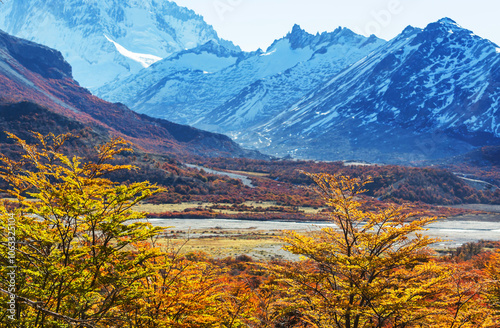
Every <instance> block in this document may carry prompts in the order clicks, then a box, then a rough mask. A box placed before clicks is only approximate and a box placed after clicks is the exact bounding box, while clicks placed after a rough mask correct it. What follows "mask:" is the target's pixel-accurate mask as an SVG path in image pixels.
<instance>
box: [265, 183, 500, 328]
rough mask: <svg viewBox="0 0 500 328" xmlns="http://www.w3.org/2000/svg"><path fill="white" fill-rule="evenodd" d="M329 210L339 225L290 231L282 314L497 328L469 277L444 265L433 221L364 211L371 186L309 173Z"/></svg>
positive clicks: (304, 320) (345, 323)
mask: <svg viewBox="0 0 500 328" xmlns="http://www.w3.org/2000/svg"><path fill="white" fill-rule="evenodd" d="M310 176H311V177H312V178H313V179H314V181H315V182H316V184H317V185H318V186H319V191H320V193H321V196H322V197H323V199H324V200H325V202H326V204H327V205H328V206H329V207H330V208H331V210H332V211H331V221H332V223H334V224H335V227H327V228H322V229H321V231H319V232H311V233H309V234H302V233H298V232H286V234H285V237H284V238H283V240H284V241H285V242H286V244H287V246H285V249H287V250H288V251H290V252H291V253H293V254H297V255H300V256H302V258H303V260H302V261H299V262H288V263H286V264H284V265H275V266H273V267H272V269H273V271H274V272H275V273H276V274H277V277H278V278H279V279H280V284H281V287H282V288H281V290H286V291H287V292H286V295H285V296H284V297H286V300H287V306H286V307H282V311H283V313H284V314H286V313H299V314H300V315H299V317H300V318H301V320H300V324H297V326H304V325H306V326H310V327H338V328H346V327H349V328H351V327H353V328H358V327H450V328H451V327H493V323H492V322H493V321H491V320H493V319H492V317H491V311H489V310H488V309H487V307H486V306H485V304H484V303H485V302H484V300H483V299H481V298H480V295H479V294H480V293H479V292H480V289H481V288H480V287H479V286H478V285H476V284H475V280H474V278H473V277H470V276H467V277H466V276H457V275H456V274H455V272H454V269H453V268H450V267H447V266H444V265H441V264H438V263H437V262H435V261H433V260H432V258H431V252H430V250H429V249H428V248H427V246H429V245H430V244H431V243H433V242H435V240H433V239H431V238H428V237H426V236H423V235H422V234H420V233H419V232H420V231H421V230H423V229H424V227H425V225H427V224H429V223H430V222H433V221H434V220H435V218H428V217H423V218H419V219H416V218H415V216H416V214H415V213H411V212H410V211H409V210H408V209H407V208H405V207H391V208H388V209H384V210H377V211H373V212H372V211H364V210H362V207H361V205H362V204H361V200H360V199H359V197H358V196H359V195H360V194H361V193H363V192H364V190H363V186H364V185H365V184H366V183H368V182H367V181H365V182H363V181H361V180H359V179H352V178H348V177H344V176H339V175H329V174H311V175H310Z"/></svg>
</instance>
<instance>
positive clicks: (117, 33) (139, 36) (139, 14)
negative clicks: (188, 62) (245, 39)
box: [0, 0, 238, 89]
mask: <svg viewBox="0 0 500 328" xmlns="http://www.w3.org/2000/svg"><path fill="white" fill-rule="evenodd" d="M1 9H2V10H1V11H0V29H3V30H5V31H6V32H7V33H10V34H12V35H15V36H18V37H21V38H25V39H28V40H31V41H35V42H37V43H41V44H44V45H46V46H49V47H51V48H54V49H57V50H59V51H61V52H62V54H63V55H64V57H65V58H66V59H67V60H68V62H69V63H70V64H71V66H72V67H73V69H74V75H75V79H76V80H77V81H78V82H79V83H81V84H82V85H83V86H85V87H87V88H90V89H94V88H97V87H100V86H102V85H104V84H106V83H108V82H110V81H112V80H114V79H115V78H117V77H118V76H125V75H128V74H129V73H136V72H138V71H139V70H140V69H142V68H144V67H148V66H149V65H151V64H152V63H154V62H156V61H158V60H160V59H162V58H165V57H168V56H169V55H171V54H173V53H176V52H179V51H181V50H184V49H190V48H194V47H197V46H199V45H202V44H204V43H206V42H208V41H210V40H213V41H214V42H217V43H220V44H223V45H225V46H226V47H227V48H230V49H232V50H238V48H237V47H235V46H234V45H233V44H232V43H230V42H228V41H224V40H221V39H220V38H219V37H218V36H217V33H216V32H215V31H214V30H213V28H212V27H211V26H210V25H208V24H206V23H205V22H204V21H203V18H202V17H201V16H199V15H197V14H195V13H194V12H193V11H191V10H188V9H186V8H183V7H179V6H177V5H176V4H175V3H174V2H169V1H156V0H144V1H135V0H120V1H118V0H95V1H87V0H43V1H42V0H23V1H17V0H5V1H3V4H2V7H1Z"/></svg>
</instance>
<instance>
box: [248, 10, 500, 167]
mask: <svg viewBox="0 0 500 328" xmlns="http://www.w3.org/2000/svg"><path fill="white" fill-rule="evenodd" d="M254 131H255V132H256V133H257V135H258V137H255V135H247V136H246V137H247V140H246V141H247V143H246V144H247V145H248V144H254V145H255V146H259V145H261V143H260V141H262V139H265V140H269V142H268V144H267V148H266V149H267V151H268V152H273V153H277V154H280V155H284V154H287V153H288V154H292V155H294V156H297V157H305V158H315V159H328V160H335V159H346V158H355V159H364V160H369V161H379V162H395V161H399V160H401V161H408V160H419V159H427V158H439V157H444V156H452V155H456V154H460V153H464V152H466V151H468V150H470V149H471V148H473V147H474V146H479V145H485V144H488V143H491V142H499V140H500V139H499V138H500V48H499V47H498V46H497V45H495V44H494V43H492V42H490V41H488V40H485V39H482V38H481V37H479V36H477V35H475V34H473V33H472V32H471V31H469V30H467V29H464V28H462V27H460V26H459V25H458V24H457V23H455V22H454V21H453V20H451V19H448V18H445V19H442V20H440V21H438V22H436V23H432V24H429V25H428V26H427V27H426V28H425V29H423V30H422V29H418V28H413V27H408V28H406V29H405V30H404V31H403V33H402V34H400V35H399V36H398V37H396V38H395V39H393V40H392V41H390V42H389V43H387V44H386V45H384V46H383V47H381V48H379V49H378V50H377V51H376V52H373V53H372V54H370V55H369V56H367V57H366V58H364V59H362V60H360V61H358V62H357V63H356V64H354V65H352V66H350V67H348V68H347V69H345V70H344V71H342V72H341V73H339V74H337V75H336V76H335V77H333V78H332V79H331V80H330V81H328V83H326V84H325V85H323V86H321V87H319V88H317V89H316V90H314V91H313V92H311V93H310V94H308V95H307V96H306V97H305V98H304V99H302V100H301V101H300V102H297V103H296V104H294V105H292V106H289V107H288V109H287V110H284V111H282V113H281V114H280V115H277V116H276V117H275V118H273V119H272V120H270V121H269V122H268V123H266V124H263V125H262V126H260V127H258V128H256V129H255V130H254Z"/></svg>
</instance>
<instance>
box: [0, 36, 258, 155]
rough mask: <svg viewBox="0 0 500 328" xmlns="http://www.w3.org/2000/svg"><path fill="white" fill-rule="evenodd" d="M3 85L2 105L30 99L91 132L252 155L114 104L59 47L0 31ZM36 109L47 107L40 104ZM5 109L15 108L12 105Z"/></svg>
mask: <svg viewBox="0 0 500 328" xmlns="http://www.w3.org/2000/svg"><path fill="white" fill-rule="evenodd" d="M0 85H2V88H1V89H0V104H1V105H2V106H3V108H15V106H14V105H15V104H17V103H21V102H25V103H26V102H27V103H32V104H35V105H34V106H35V107H37V108H38V107H44V108H46V109H48V110H49V111H50V112H51V113H53V114H50V115H52V116H53V115H55V116H53V117H52V119H51V120H55V118H54V117H59V116H63V118H61V117H59V118H57V120H62V121H65V122H67V121H68V120H69V121H73V122H74V124H76V125H79V124H84V126H85V127H87V128H89V129H90V130H91V131H93V133H97V134H103V133H105V134H109V135H117V136H121V137H123V138H125V139H128V140H129V141H131V142H133V143H135V144H136V145H137V146H139V147H140V148H141V149H143V150H144V151H150V152H156V153H160V154H175V155H179V156H192V155H203V156H242V155H245V154H247V155H251V154H249V153H248V152H245V151H244V150H242V149H241V148H240V147H239V146H237V145H236V144H235V143H234V142H232V141H231V140H230V139H229V138H228V137H226V136H222V135H218V134H214V133H209V132H204V131H201V130H198V129H195V128H191V127H187V126H182V125H179V124H175V123H172V122H169V121H166V120H162V119H155V118H151V117H148V116H146V115H141V114H137V113H135V112H133V111H131V110H130V109H128V108H127V107H126V106H124V105H122V104H111V103H108V102H106V101H103V100H101V99H99V98H97V97H95V96H92V95H91V94H90V92H89V91H88V90H86V89H84V88H81V87H80V86H78V84H77V83H76V82H75V81H74V80H73V79H72V75H71V66H70V65H69V64H68V63H67V62H65V61H64V59H63V57H62V55H61V53H59V52H58V51H56V50H53V49H50V48H47V47H44V46H41V45H38V44H35V43H33V42H30V41H26V40H22V39H19V38H15V37H12V36H10V35H8V34H6V33H4V32H2V31H0ZM9 106H10V107H9ZM12 106H14V107H12ZM35 112H37V113H41V112H43V110H40V109H39V108H38V109H37V110H36V111H35ZM2 113H3V114H5V115H11V114H12V113H10V114H9V111H8V110H7V111H6V110H3V111H2ZM42 114H43V113H42ZM43 115H45V114H43ZM47 115H48V114H47ZM47 115H45V116H44V117H46V116H47ZM37 124H40V122H36V120H33V121H32V122H29V121H28V122H26V124H25V125H24V126H25V127H26V126H33V127H35V126H36V125H37ZM68 124H69V123H68ZM72 124H73V123H72ZM76 125H75V126H76ZM103 131H104V132H103ZM11 132H16V131H11Z"/></svg>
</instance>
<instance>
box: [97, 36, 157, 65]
mask: <svg viewBox="0 0 500 328" xmlns="http://www.w3.org/2000/svg"><path fill="white" fill-rule="evenodd" d="M104 37H105V38H106V39H107V40H108V41H109V42H111V43H113V44H114V45H115V47H116V50H118V52H119V53H121V54H122V55H123V56H125V57H127V58H130V59H132V60H135V61H136V62H138V63H139V64H141V65H142V67H144V68H147V67H149V66H151V65H153V64H154V63H156V62H157V61H160V60H162V59H163V58H161V57H158V56H155V55H148V54H138V53H135V52H132V51H129V50H127V49H125V47H124V46H122V45H120V44H119V43H117V42H115V41H113V40H111V39H110V38H109V37H108V36H107V35H104Z"/></svg>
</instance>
